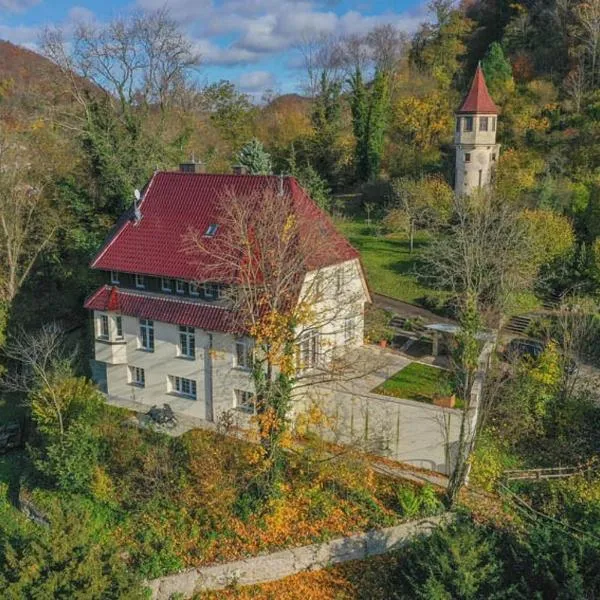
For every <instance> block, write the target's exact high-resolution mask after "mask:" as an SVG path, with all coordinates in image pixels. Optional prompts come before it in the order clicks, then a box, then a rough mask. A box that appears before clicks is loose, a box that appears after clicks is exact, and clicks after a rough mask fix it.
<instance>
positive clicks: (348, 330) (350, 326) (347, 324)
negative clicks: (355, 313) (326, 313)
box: [344, 317, 356, 342]
mask: <svg viewBox="0 0 600 600" xmlns="http://www.w3.org/2000/svg"><path fill="white" fill-rule="evenodd" d="M355 337H356V319H355V318H354V317H348V318H347V319H344V341H345V342H351V341H352V340H354V338H355Z"/></svg>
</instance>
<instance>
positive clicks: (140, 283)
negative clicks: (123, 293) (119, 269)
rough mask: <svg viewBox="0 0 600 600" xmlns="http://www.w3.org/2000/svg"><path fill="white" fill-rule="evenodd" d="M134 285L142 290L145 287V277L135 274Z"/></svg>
mask: <svg viewBox="0 0 600 600" xmlns="http://www.w3.org/2000/svg"><path fill="white" fill-rule="evenodd" d="M135 287H136V288H138V289H140V290H143V289H144V288H145V287H146V278H145V277H144V276H143V275H137V274H136V276H135Z"/></svg>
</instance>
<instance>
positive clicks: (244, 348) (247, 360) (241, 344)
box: [235, 340, 254, 371]
mask: <svg viewBox="0 0 600 600" xmlns="http://www.w3.org/2000/svg"><path fill="white" fill-rule="evenodd" d="M253 354H254V346H253V344H252V342H251V341H250V340H236V342H235V366H236V367H237V368H238V369H246V370H248V371H249V370H250V369H251V368H252V359H253Z"/></svg>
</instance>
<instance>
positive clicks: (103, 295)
mask: <svg viewBox="0 0 600 600" xmlns="http://www.w3.org/2000/svg"><path fill="white" fill-rule="evenodd" d="M84 306H85V308H87V309H89V310H101V311H103V310H106V311H114V312H118V313H120V314H123V315H128V316H131V317H138V318H141V319H151V320H153V321H162V322H163V323H173V324H175V325H184V326H188V327H196V328H198V329H204V330H206V331H221V332H225V333H239V332H238V331H236V329H237V328H236V326H235V321H234V319H233V314H232V312H231V311H229V310H227V309H226V308H223V307H221V306H215V305H211V304H205V303H203V302H200V301H194V300H182V299H181V298H169V297H166V296H152V295H151V294H147V293H142V292H134V291H124V290H122V289H117V288H116V287H110V286H108V285H105V286H103V287H101V288H100V289H99V290H96V292H94V294H92V295H91V296H90V297H89V298H88V299H87V300H86V301H85V305H84Z"/></svg>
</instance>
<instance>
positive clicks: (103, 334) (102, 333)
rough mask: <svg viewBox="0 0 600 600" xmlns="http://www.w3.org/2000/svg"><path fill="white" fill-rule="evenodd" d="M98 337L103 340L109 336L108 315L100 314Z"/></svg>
mask: <svg viewBox="0 0 600 600" xmlns="http://www.w3.org/2000/svg"><path fill="white" fill-rule="evenodd" d="M98 337H99V338H100V339H101V340H107V339H108V338H109V328H108V315H100V321H99V331H98Z"/></svg>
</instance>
